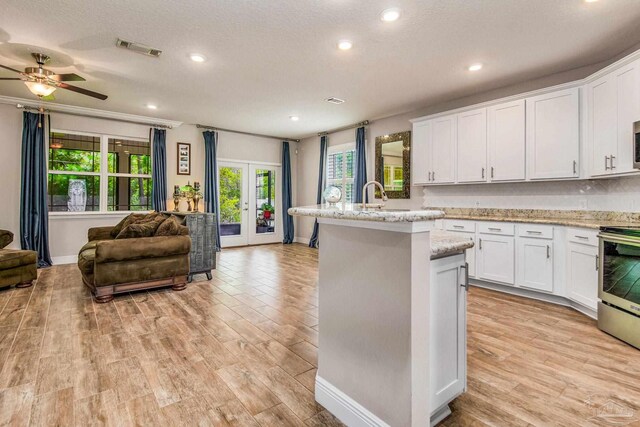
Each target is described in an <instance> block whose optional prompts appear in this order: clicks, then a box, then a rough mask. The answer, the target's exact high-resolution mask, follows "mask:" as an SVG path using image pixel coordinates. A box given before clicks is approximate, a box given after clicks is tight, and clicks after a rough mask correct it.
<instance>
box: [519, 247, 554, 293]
mask: <svg viewBox="0 0 640 427" xmlns="http://www.w3.org/2000/svg"><path fill="white" fill-rule="evenodd" d="M516 266H517V271H518V274H517V276H518V277H517V281H516V285H517V286H521V287H525V288H530V289H535V290H538V291H545V292H553V240H552V239H538V238H531V237H518V241H517V247H516Z"/></svg>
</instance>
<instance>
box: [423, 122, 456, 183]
mask: <svg viewBox="0 0 640 427" xmlns="http://www.w3.org/2000/svg"><path fill="white" fill-rule="evenodd" d="M456 131H457V127H456V115H455V114H454V115H449V116H443V117H437V118H435V119H433V120H431V138H430V139H429V140H428V141H429V142H430V144H429V145H430V147H429V148H428V150H429V151H428V152H429V153H430V154H431V156H430V157H431V161H430V162H429V164H430V166H431V167H430V170H431V181H430V182H431V183H433V184H448V183H453V182H455V180H456V171H455V154H456V151H455V150H456V138H457V137H456Z"/></svg>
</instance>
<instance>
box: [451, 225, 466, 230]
mask: <svg viewBox="0 0 640 427" xmlns="http://www.w3.org/2000/svg"><path fill="white" fill-rule="evenodd" d="M453 228H457V229H458V230H461V229H463V228H464V226H462V225H454V226H453Z"/></svg>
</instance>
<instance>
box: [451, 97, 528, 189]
mask: <svg viewBox="0 0 640 427" xmlns="http://www.w3.org/2000/svg"><path fill="white" fill-rule="evenodd" d="M487 141H488V157H489V167H488V178H489V180H490V181H492V182H497V181H518V180H524V179H525V177H526V176H525V102H524V99H521V100H519V101H514V102H507V103H504V104H499V105H495V106H493V107H489V108H487ZM458 176H460V167H459V166H458Z"/></svg>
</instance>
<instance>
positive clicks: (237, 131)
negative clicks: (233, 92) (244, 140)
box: [196, 124, 300, 142]
mask: <svg viewBox="0 0 640 427" xmlns="http://www.w3.org/2000/svg"><path fill="white" fill-rule="evenodd" d="M196 127H197V128H198V129H208V130H219V131H221V132H231V133H238V134H240V135H249V136H259V137H261V138H271V139H279V140H280V141H293V142H300V140H299V139H294V138H282V137H279V136H273V135H263V134H261V133H251V132H243V131H240V130H233V129H223V128H218V127H215V126H207V125H199V124H197V125H196Z"/></svg>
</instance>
